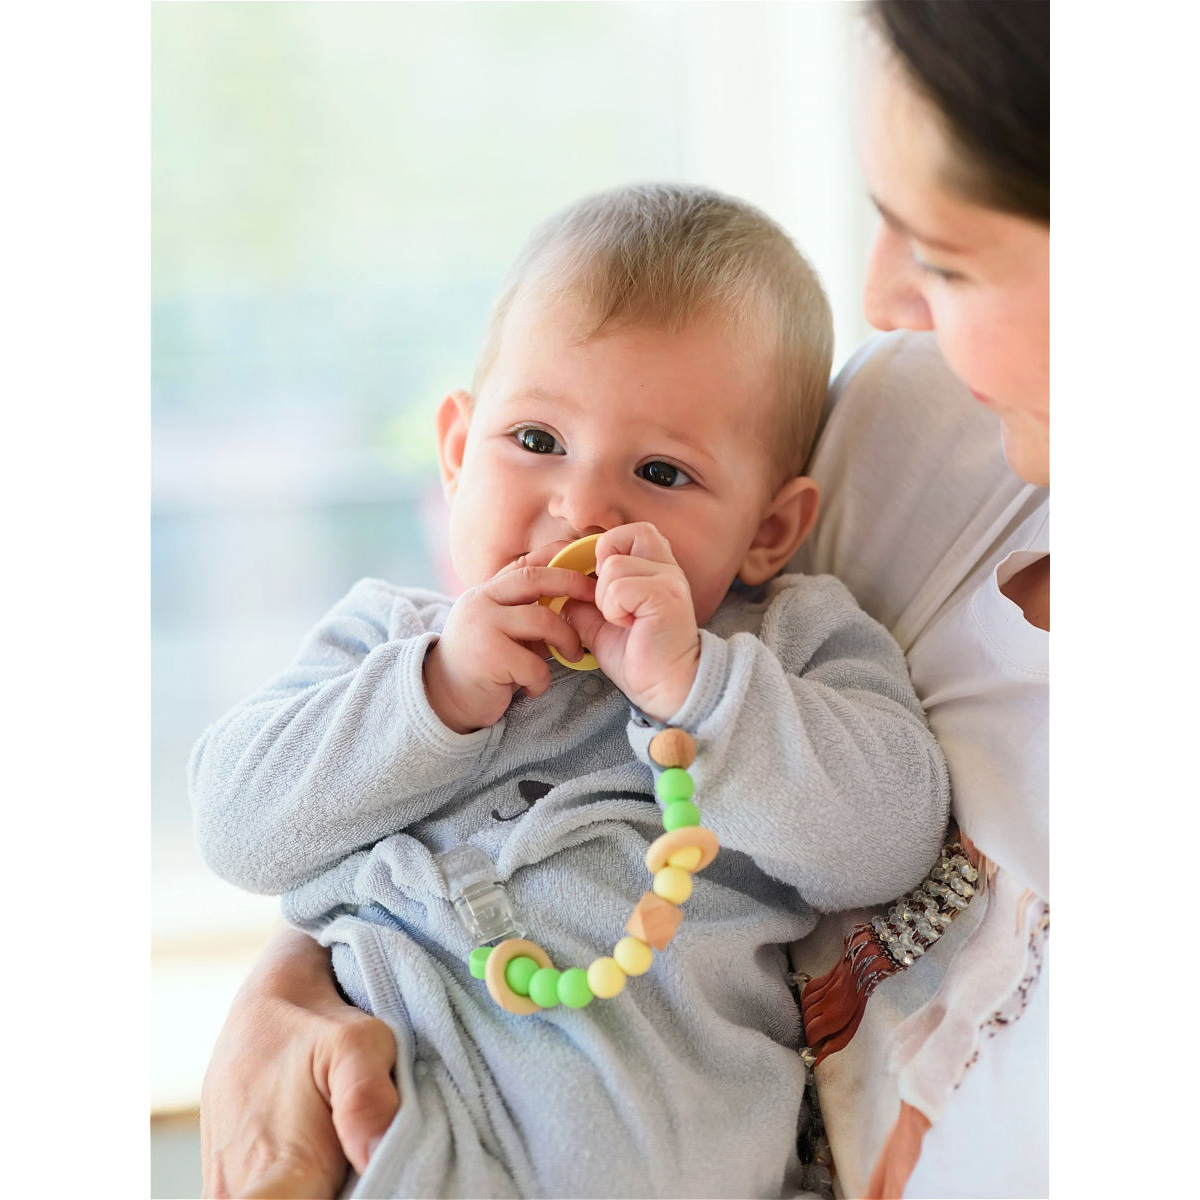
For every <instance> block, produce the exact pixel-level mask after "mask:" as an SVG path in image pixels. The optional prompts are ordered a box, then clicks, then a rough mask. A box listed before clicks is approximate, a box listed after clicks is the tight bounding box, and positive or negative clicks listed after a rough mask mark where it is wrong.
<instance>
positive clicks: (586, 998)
mask: <svg viewBox="0 0 1200 1200" xmlns="http://www.w3.org/2000/svg"><path fill="white" fill-rule="evenodd" d="M558 998H559V999H560V1000H561V1001H562V1002H563V1003H564V1004H565V1005H566V1006H567V1007H568V1008H583V1007H584V1006H585V1005H587V1004H590V1003H591V1002H592V989H591V988H590V987H588V981H587V972H586V971H585V970H584V969H583V968H582V967H572V968H571V969H570V970H569V971H564V972H563V973H562V978H561V979H559V981H558Z"/></svg>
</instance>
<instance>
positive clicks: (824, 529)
mask: <svg viewBox="0 0 1200 1200" xmlns="http://www.w3.org/2000/svg"><path fill="white" fill-rule="evenodd" d="M809 474H810V475H812V477H813V478H814V479H816V480H817V482H818V483H819V484H820V486H821V514H820V516H819V518H818V521H817V526H816V529H815V530H814V532H813V534H812V536H811V537H810V538H809V539H808V541H807V542H806V543H805V545H804V546H802V547H801V548H800V551H799V552H798V553H797V555H796V556H795V558H794V559H793V560H792V563H791V564H790V566H789V569H792V570H797V571H802V572H805V573H808V574H832V575H836V576H837V577H838V578H839V579H840V580H842V582H843V583H845V584H846V586H847V587H848V588H849V589H850V591H851V593H852V594H853V595H854V597H855V598H856V599H857V600H858V602H859V603H860V604H861V605H862V606H863V608H864V609H866V611H867V612H868V613H870V614H871V616H873V617H875V618H876V619H877V620H879V621H880V622H882V624H884V625H885V626H886V627H887V628H888V629H890V630H891V631H892V633H893V634H894V635H895V637H896V639H897V641H899V643H900V645H901V646H902V647H903V648H904V649H905V651H908V650H910V649H911V647H912V646H913V644H914V643H915V642H916V641H917V639H918V638H919V637H920V636H921V634H922V633H923V631H924V630H925V628H926V627H927V626H928V624H929V622H930V621H931V620H932V619H933V618H934V616H935V615H936V614H937V612H938V611H939V609H940V608H941V607H942V606H943V605H945V604H946V603H948V602H949V601H950V600H951V598H952V597H954V596H955V594H956V593H959V592H960V589H962V588H963V587H964V586H972V585H977V584H978V583H979V582H981V581H982V580H983V579H984V578H986V576H987V575H988V574H989V573H990V572H991V571H993V570H994V569H995V567H996V566H997V565H998V563H999V562H1000V560H1001V559H1002V558H1003V557H1004V555H1005V554H1007V553H1009V552H1011V551H1012V550H1016V549H1023V548H1026V547H1025V546H1023V545H1022V544H1021V542H1022V539H1026V540H1029V539H1030V538H1031V537H1035V536H1036V531H1037V530H1038V529H1040V528H1041V527H1042V526H1044V525H1045V524H1046V522H1047V520H1048V516H1047V514H1048V511H1049V494H1048V493H1047V492H1046V490H1045V489H1043V488H1035V487H1032V486H1031V485H1029V484H1027V483H1024V482H1022V481H1021V480H1020V479H1018V478H1017V477H1016V476H1015V475H1014V474H1013V472H1012V470H1011V469H1010V468H1009V466H1008V464H1007V462H1006V461H1005V459H1004V453H1003V447H1002V444H1001V440H1000V425H999V422H998V421H997V419H996V417H995V415H994V414H993V413H991V412H989V411H988V410H986V409H984V408H982V407H981V406H980V405H979V404H978V403H977V402H976V401H975V399H974V398H973V397H972V395H971V393H970V392H969V391H968V390H967V389H966V388H965V387H964V386H963V384H962V383H961V382H960V381H959V380H958V379H957V378H956V377H955V376H954V374H953V373H952V372H951V371H950V368H949V367H948V366H947V365H946V363H945V360H944V359H943V358H942V356H941V354H940V352H939V351H938V348H937V343H936V340H935V339H934V338H933V336H932V335H931V334H913V333H904V332H901V333H894V334H885V335H882V336H881V337H878V338H874V339H872V340H871V341H870V342H868V343H867V344H866V345H865V346H864V347H863V348H862V349H861V350H859V351H858V353H857V354H855V355H854V356H853V357H852V358H851V359H850V360H849V361H848V362H847V364H846V366H845V367H844V368H843V369H842V371H841V372H840V373H839V375H838V377H837V379H836V380H835V381H834V383H833V386H832V388H831V392H830V402H829V405H828V406H827V412H826V415H825V419H824V422H823V425H822V428H821V432H820V435H819V437H818V439H817V444H816V447H815V449H814V452H813V456H812V460H811V462H810V464H809Z"/></svg>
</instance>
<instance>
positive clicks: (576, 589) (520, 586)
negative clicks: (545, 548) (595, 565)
mask: <svg viewBox="0 0 1200 1200" xmlns="http://www.w3.org/2000/svg"><path fill="white" fill-rule="evenodd" d="M483 590H484V591H485V592H486V594H487V595H488V597H489V598H490V599H491V600H492V601H493V602H494V603H496V604H503V605H520V604H532V603H534V602H535V601H538V600H541V599H543V598H547V599H551V598H553V597H555V596H566V597H567V598H568V599H570V600H591V599H592V598H593V597H594V596H595V594H596V580H595V579H594V578H593V577H592V576H591V575H581V574H580V573H579V572H578V571H569V570H567V569H566V568H565V567H533V566H526V567H518V566H512V567H506V568H505V569H504V570H503V571H501V572H500V573H499V574H498V575H495V576H493V577H492V578H491V579H489V580H488V582H487V583H485V584H484V585H483Z"/></svg>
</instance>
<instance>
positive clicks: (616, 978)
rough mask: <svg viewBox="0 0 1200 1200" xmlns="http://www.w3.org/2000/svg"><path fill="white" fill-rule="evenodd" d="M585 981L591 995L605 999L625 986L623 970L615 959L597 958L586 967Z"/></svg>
mask: <svg viewBox="0 0 1200 1200" xmlns="http://www.w3.org/2000/svg"><path fill="white" fill-rule="evenodd" d="M587 981H588V987H590V988H591V989H592V994H593V995H596V996H599V997H601V998H602V999H604V1000H607V999H608V998H609V997H610V996H615V995H616V994H617V993H618V992H619V991H620V990H621V989H622V988H623V987H624V986H625V972H624V971H622V970H621V968H620V966H619V965H618V964H617V962H616V960H615V959H611V958H598V959H596V961H595V962H594V963H592V965H591V966H590V967H588V969H587Z"/></svg>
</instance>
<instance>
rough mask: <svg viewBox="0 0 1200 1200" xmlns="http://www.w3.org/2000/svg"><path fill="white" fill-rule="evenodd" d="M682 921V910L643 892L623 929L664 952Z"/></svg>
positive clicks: (651, 893)
mask: <svg viewBox="0 0 1200 1200" xmlns="http://www.w3.org/2000/svg"><path fill="white" fill-rule="evenodd" d="M682 920H683V909H681V908H676V907H675V905H674V904H668V903H667V901H666V900H664V899H662V897H661V896H656V895H655V894H654V893H653V892H643V893H642V898H641V899H640V900H639V901H638V902H637V908H635V909H634V910H633V912H631V913H630V914H629V920H628V921H627V922H626V923H625V928H626V930H627V931H628V932H629V933H632V934H633V936H634V937H635V938H639V939H640V940H641V941H643V942H646V943H647V944H648V945H650V946H653V947H654V948H655V950H665V949H666V948H667V943H668V942H670V940H671V939H672V938H673V937H674V936H675V931H676V930H677V929H678V928H679V923H680V921H682ZM501 945H503V943H501ZM492 957H493V958H494V957H495V955H493V956H492ZM488 963H489V965H490V963H491V959H488Z"/></svg>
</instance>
